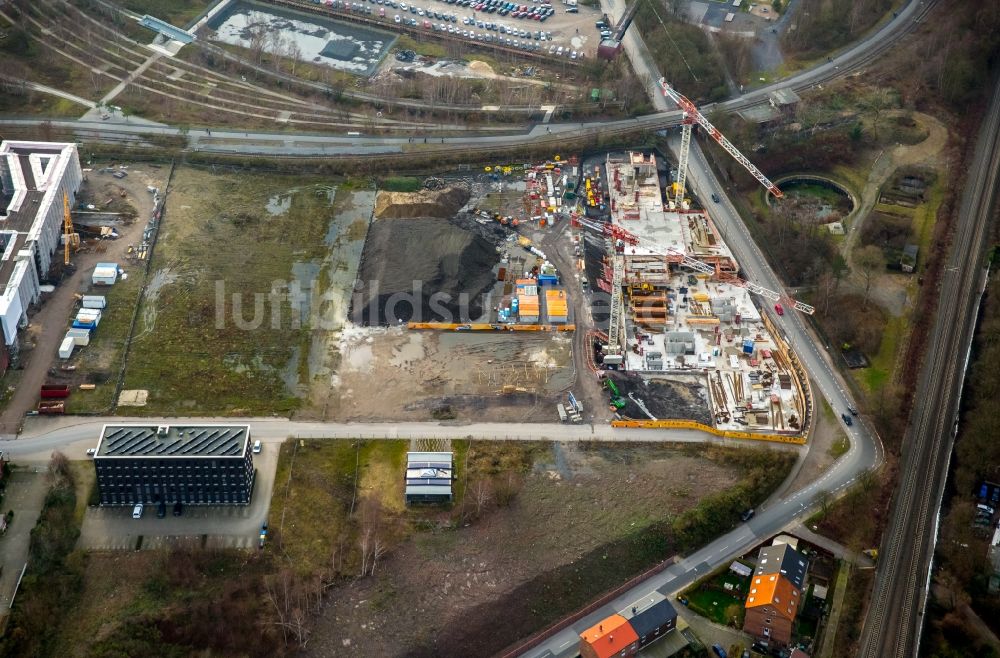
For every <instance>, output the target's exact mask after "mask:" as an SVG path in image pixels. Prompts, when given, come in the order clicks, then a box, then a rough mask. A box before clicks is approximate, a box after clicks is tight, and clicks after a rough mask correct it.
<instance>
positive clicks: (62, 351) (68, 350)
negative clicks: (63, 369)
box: [59, 336, 76, 359]
mask: <svg viewBox="0 0 1000 658" xmlns="http://www.w3.org/2000/svg"><path fill="white" fill-rule="evenodd" d="M75 346H76V340H75V339H74V338H73V337H72V336H66V337H65V338H63V342H62V344H61V345H60V346H59V358H60V359H68V358H69V357H71V356H73V347H75Z"/></svg>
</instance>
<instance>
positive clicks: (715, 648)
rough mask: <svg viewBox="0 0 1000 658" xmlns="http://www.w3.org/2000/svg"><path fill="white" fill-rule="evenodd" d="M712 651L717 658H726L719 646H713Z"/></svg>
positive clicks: (724, 652)
mask: <svg viewBox="0 0 1000 658" xmlns="http://www.w3.org/2000/svg"><path fill="white" fill-rule="evenodd" d="M712 651H714V652H715V655H716V656H718V657H719V658H726V656H727V654H726V650H725V649H723V648H722V645H721V644H713V645H712Z"/></svg>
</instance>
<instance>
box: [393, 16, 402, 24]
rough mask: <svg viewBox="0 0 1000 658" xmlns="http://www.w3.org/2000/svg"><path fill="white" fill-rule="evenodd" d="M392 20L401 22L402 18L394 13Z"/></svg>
mask: <svg viewBox="0 0 1000 658" xmlns="http://www.w3.org/2000/svg"><path fill="white" fill-rule="evenodd" d="M392 20H393V21H395V22H396V23H402V22H403V19H402V18H400V17H399V14H396V15H395V16H393V17H392Z"/></svg>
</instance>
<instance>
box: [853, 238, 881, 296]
mask: <svg viewBox="0 0 1000 658" xmlns="http://www.w3.org/2000/svg"><path fill="white" fill-rule="evenodd" d="M854 264H855V265H857V268H858V274H860V275H861V279H862V281H864V284H865V301H864V306H865V307H867V306H868V296H869V294H870V293H871V289H872V280H873V279H874V278H875V275H876V274H877V273H878V272H880V271H881V270H883V269H884V268H885V257H884V256H883V255H882V250H881V249H879V248H878V247H876V246H875V245H871V244H870V245H868V246H866V247H862V248H861V249H860V250H859V251H858V252H857V253H856V254H854Z"/></svg>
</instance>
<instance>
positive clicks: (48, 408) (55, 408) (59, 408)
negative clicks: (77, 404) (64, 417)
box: [38, 402, 66, 416]
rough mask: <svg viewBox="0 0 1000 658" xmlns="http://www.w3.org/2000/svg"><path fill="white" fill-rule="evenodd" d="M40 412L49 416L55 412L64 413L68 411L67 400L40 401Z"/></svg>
mask: <svg viewBox="0 0 1000 658" xmlns="http://www.w3.org/2000/svg"><path fill="white" fill-rule="evenodd" d="M38 413H40V414H42V415H43V416H49V415H53V414H64V413H66V403H65V402H39V403H38Z"/></svg>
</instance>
